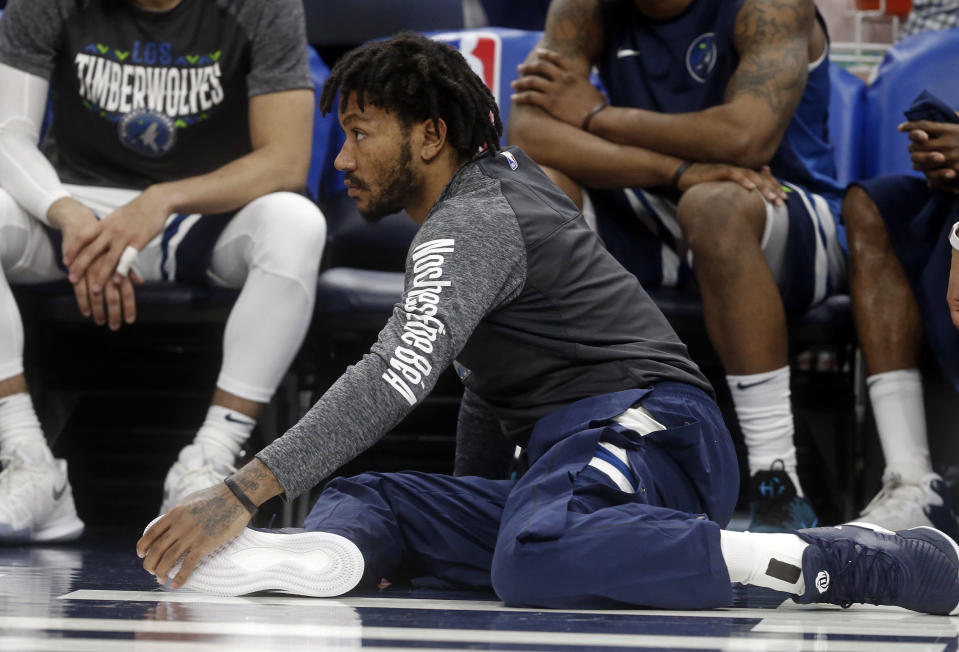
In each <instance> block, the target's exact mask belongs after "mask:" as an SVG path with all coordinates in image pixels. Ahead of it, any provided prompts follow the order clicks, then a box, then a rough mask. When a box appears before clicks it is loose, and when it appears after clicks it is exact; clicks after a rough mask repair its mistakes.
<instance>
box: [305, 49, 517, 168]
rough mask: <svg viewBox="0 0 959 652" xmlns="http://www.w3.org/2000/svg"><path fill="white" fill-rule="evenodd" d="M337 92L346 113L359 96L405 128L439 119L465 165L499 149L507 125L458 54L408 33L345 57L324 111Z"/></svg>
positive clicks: (327, 89)
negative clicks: (351, 100)
mask: <svg viewBox="0 0 959 652" xmlns="http://www.w3.org/2000/svg"><path fill="white" fill-rule="evenodd" d="M337 91H339V92H340V107H339V109H340V111H343V110H345V109H346V105H347V103H348V102H349V98H350V95H353V94H355V96H356V102H357V104H358V105H359V107H360V110H361V111H362V110H363V109H364V107H365V105H366V104H371V105H373V106H377V107H379V108H381V109H383V110H385V111H388V112H390V113H395V114H396V115H397V116H398V118H399V120H400V123H401V124H402V125H403V126H404V127H409V126H410V125H412V124H414V123H417V122H422V121H424V120H432V121H433V124H434V125H435V126H436V128H437V130H439V122H438V121H439V119H441V118H442V119H443V121H444V122H446V126H447V131H446V138H447V141H448V142H449V143H450V144H451V145H452V147H453V149H454V150H455V151H456V153H457V154H458V158H459V160H460V162H465V161H468V160H470V159H471V158H473V156H475V155H476V153H477V152H478V151H480V150H481V149H484V148H488V149H489V150H490V151H494V152H495V151H496V150H497V149H499V137H500V134H502V132H503V123H502V121H501V120H500V117H499V109H498V108H497V106H496V100H494V99H493V94H492V93H490V91H489V88H487V86H486V84H485V83H484V82H483V80H482V79H480V78H479V77H478V76H477V75H476V74H475V73H474V72H473V71H472V69H471V68H470V67H469V64H468V63H466V59H464V58H463V55H461V54H460V53H459V51H457V50H456V49H455V48H452V47H450V46H449V45H447V44H445V43H440V42H438V41H434V40H432V39H428V38H425V37H423V36H419V35H417V34H411V33H408V32H407V33H402V34H399V35H397V36H395V37H393V38H391V39H390V40H388V41H378V42H375V43H369V44H367V45H364V46H362V47H359V48H356V49H355V50H352V51H350V52H348V53H347V54H345V55H344V56H343V57H342V58H341V59H340V60H339V61H338V62H337V63H336V65H335V66H333V70H332V71H331V73H330V76H329V77H328V78H327V80H326V83H325V84H324V85H323V93H322V94H321V96H320V110H321V111H322V112H323V115H326V114H327V113H329V112H330V111H331V110H332V109H333V102H334V101H335V99H336V93H337Z"/></svg>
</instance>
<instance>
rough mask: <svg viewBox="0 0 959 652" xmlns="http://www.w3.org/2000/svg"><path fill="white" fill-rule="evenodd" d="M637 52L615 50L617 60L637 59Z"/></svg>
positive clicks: (624, 49) (626, 49)
mask: <svg viewBox="0 0 959 652" xmlns="http://www.w3.org/2000/svg"><path fill="white" fill-rule="evenodd" d="M638 56H639V50H631V49H629V48H623V49H622V50H616V58H617V59H625V58H626V57H638Z"/></svg>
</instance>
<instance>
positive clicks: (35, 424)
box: [0, 392, 53, 461]
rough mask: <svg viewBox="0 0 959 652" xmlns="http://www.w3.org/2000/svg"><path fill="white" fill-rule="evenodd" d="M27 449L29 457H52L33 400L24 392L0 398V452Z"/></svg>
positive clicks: (7, 452)
mask: <svg viewBox="0 0 959 652" xmlns="http://www.w3.org/2000/svg"><path fill="white" fill-rule="evenodd" d="M14 451H18V452H20V453H21V454H22V453H23V452H24V451H29V453H28V455H27V457H28V458H30V459H36V460H37V461H39V460H40V459H53V454H52V453H50V448H49V446H47V439H46V437H44V436H43V430H42V429H41V428H40V420H39V419H38V418H37V413H36V410H34V409H33V401H32V400H31V399H30V395H29V394H27V393H26V392H22V393H20V394H11V395H10V396H4V397H3V398H0V453H2V454H4V455H10V454H12V453H13V452H14Z"/></svg>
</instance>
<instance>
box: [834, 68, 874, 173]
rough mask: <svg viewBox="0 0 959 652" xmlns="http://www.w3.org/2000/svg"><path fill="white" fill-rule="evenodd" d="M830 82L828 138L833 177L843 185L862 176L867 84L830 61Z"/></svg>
mask: <svg viewBox="0 0 959 652" xmlns="http://www.w3.org/2000/svg"><path fill="white" fill-rule="evenodd" d="M829 82H830V89H829V91H830V94H829V138H830V140H831V141H832V144H833V146H834V147H835V152H836V177H837V178H838V179H839V182H840V183H842V184H843V185H846V184H848V183H850V182H852V181H858V180H859V179H862V178H863V156H862V142H863V137H864V136H863V120H864V114H865V111H866V84H865V82H863V81H862V80H861V79H859V78H858V77H856V76H855V75H853V74H852V73H850V72H848V71H847V70H845V69H843V68H842V67H840V66H839V65H837V64H836V63H833V62H830V63H829Z"/></svg>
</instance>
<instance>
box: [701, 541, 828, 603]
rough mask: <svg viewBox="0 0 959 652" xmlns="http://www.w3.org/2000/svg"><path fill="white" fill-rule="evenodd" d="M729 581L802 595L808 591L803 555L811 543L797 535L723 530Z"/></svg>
mask: <svg viewBox="0 0 959 652" xmlns="http://www.w3.org/2000/svg"><path fill="white" fill-rule="evenodd" d="M719 543H720V547H721V548H722V551H723V560H724V561H725V562H726V568H727V569H728V570H729V581H730V582H739V583H741V584H752V585H753V586H764V587H766V588H769V589H775V590H776V591H785V592H786V593H793V594H796V595H801V594H802V593H804V592H805V590H806V583H805V581H804V579H803V576H802V555H803V551H804V550H805V549H806V546H808V545H809V544H808V543H806V542H805V541H803V540H802V539H800V538H799V537H797V536H796V535H795V534H766V533H756V532H731V531H729V530H720V532H719Z"/></svg>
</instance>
